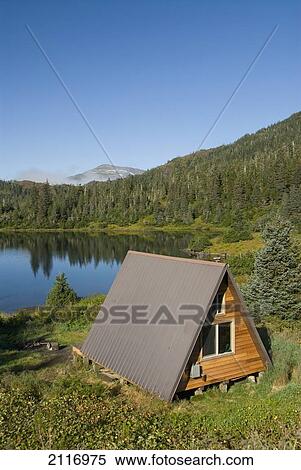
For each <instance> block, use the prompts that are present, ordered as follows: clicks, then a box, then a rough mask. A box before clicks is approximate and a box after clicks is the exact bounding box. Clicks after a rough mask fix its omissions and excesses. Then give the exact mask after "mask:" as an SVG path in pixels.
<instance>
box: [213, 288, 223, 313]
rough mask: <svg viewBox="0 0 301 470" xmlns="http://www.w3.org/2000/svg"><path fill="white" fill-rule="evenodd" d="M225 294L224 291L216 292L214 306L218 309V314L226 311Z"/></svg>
mask: <svg viewBox="0 0 301 470" xmlns="http://www.w3.org/2000/svg"><path fill="white" fill-rule="evenodd" d="M224 297H225V296H224V294H223V293H222V292H218V293H217V294H216V297H215V300H214V307H215V310H216V314H219V313H224V312H225V303H224Z"/></svg>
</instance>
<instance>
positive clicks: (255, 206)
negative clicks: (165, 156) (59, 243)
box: [0, 113, 301, 228]
mask: <svg viewBox="0 0 301 470" xmlns="http://www.w3.org/2000/svg"><path fill="white" fill-rule="evenodd" d="M141 159H142V160H143V155H142V156H141ZM274 209H275V210H276V209H280V210H281V212H282V213H283V214H284V215H285V216H287V217H289V218H291V219H292V221H293V222H294V223H295V224H298V222H299V219H300V218H301V217H300V216H301V113H297V114H294V115H292V116H291V117H290V118H288V119H286V120H285V121H282V122H280V123H278V124H275V125H273V126H270V127H268V128H265V129H262V130H260V131H258V132H257V133H255V134H252V135H246V136H244V137H242V138H241V139H239V140H237V141H236V142H235V143H233V144H230V145H224V146H221V147H218V148H214V149H209V150H206V151H200V152H196V153H194V154H191V155H188V156H186V157H181V158H176V159H174V160H172V161H170V162H168V163H167V164H166V165H162V166H160V167H158V168H154V169H152V170H150V171H147V172H145V173H144V174H142V175H137V176H132V177H129V178H126V179H124V180H117V181H108V182H104V183H91V184H88V185H86V186H79V187H77V186H71V185H57V186H50V185H48V184H47V183H45V184H39V183H37V184H34V183H28V182H27V183H24V182H23V183H20V182H5V181H0V228H4V227H17V228H21V227H24V228H28V227H30V228H43V227H44V228H59V227H61V228H73V227H86V226H88V225H90V224H91V225H93V226H96V227H97V226H106V225H108V224H118V225H127V224H132V223H134V222H137V221H138V220H143V219H145V218H147V219H146V220H147V223H149V224H156V225H165V224H170V223H176V224H179V223H184V224H190V223H192V222H193V220H194V219H195V218H197V217H201V218H202V219H203V220H204V221H207V222H213V223H218V224H223V225H229V224H231V222H232V221H233V220H234V219H237V217H238V214H239V217H245V218H248V220H251V221H253V222H256V221H257V220H258V219H260V218H261V217H262V216H264V215H265V214H266V213H267V212H269V213H271V211H272V212H273V210H274Z"/></svg>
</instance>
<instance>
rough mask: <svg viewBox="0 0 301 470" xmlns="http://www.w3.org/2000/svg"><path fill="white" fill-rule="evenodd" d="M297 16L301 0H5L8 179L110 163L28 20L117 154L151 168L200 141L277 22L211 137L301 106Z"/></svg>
mask: <svg viewBox="0 0 301 470" xmlns="http://www.w3.org/2000/svg"><path fill="white" fill-rule="evenodd" d="M300 20H301V3H300V1H299V0H296V1H294V0H290V1H284V0H283V1H277V0H273V1H272V0H270V1H269V0H266V1H262V0H261V1H256V0H255V1H254V0H252V1H234V0H227V1H221V0H220V1H217V0H210V1H209V0H208V1H207V0H158V1H157V0H137V1H136V0H129V1H127V0H122V1H118V0H110V1H105V0H97V1H94V0H89V1H87V0H72V1H71V0H43V1H34V0H26V1H24V0H20V1H16V0H7V1H6V0H0V21H1V23H0V35H1V41H0V60H1V74H0V160H1V165H0V178H3V179H11V178H15V177H23V176H24V175H27V174H28V172H29V173H30V172H34V171H41V172H42V173H43V172H50V173H54V174H56V173H64V174H70V173H71V174H72V173H74V172H78V171H81V170H86V169H89V168H92V167H94V166H96V165H99V164H101V163H107V160H106V158H105V156H104V154H103V153H102V151H101V150H100V149H99V147H98V146H97V144H96V143H95V141H94V139H93V137H92V136H91V134H90V133H89V131H88V130H87V128H86V127H85V125H84V124H83V122H82V120H81V118H80V117H79V115H78V113H77V112H76V111H75V109H74V108H73V106H72V104H71V103H70V101H69V99H68V97H67V96H66V94H65V92H64V90H63V89H62V87H61V86H60V85H59V83H58V81H57V79H56V77H55V76H54V74H53V72H52V71H51V69H50V68H49V66H48V64H47V63H46V61H45V59H44V58H43V57H42V55H41V53H40V51H39V50H38V49H37V47H36V45H35V44H34V42H33V40H32V38H31V37H30V36H29V34H28V32H27V30H26V28H25V24H26V23H28V24H29V25H30V27H31V28H32V30H33V31H34V33H35V34H36V35H37V37H38V38H39V40H40V42H41V44H42V46H43V47H44V48H45V50H46V51H47V53H48V54H49V56H50V58H51V60H52V61H53V62H54V64H55V66H56V67H57V69H58V70H59V72H60V73H61V75H62V77H63V78H64V80H65V82H66V83H67V85H68V87H69V88H70V90H71V92H72V93H73V95H74V96H75V98H76V100H77V101H78V103H79V105H80V106H81V108H82V110H83V112H84V113H85V114H86V115H87V117H88V119H89V121H90V122H91V124H92V125H93V127H94V128H95V130H96V132H97V134H98V135H99V137H100V138H101V140H102V141H103V143H104V145H105V146H106V148H107V149H108V151H109V153H110V155H111V157H112V160H113V161H114V163H115V164H117V165H130V166H135V167H138V168H149V167H153V166H156V165H159V164H161V163H164V162H165V161H167V160H168V159H171V158H172V157H175V156H178V155H184V154H186V153H188V152H190V151H192V150H194V149H195V148H196V147H197V146H198V145H199V144H200V142H201V141H202V138H203V136H204V134H205V133H206V131H207V130H208V128H209V127H210V125H211V123H212V122H213V121H214V119H215V117H216V116H217V114H218V112H219V111H220V109H221V107H222V105H223V104H224V102H225V101H226V99H227V98H228V97H229V95H230V94H231V92H232V91H233V89H234V87H235V85H236V84H237V82H238V81H239V79H240V78H241V76H242V75H243V73H244V72H245V71H246V69H247V67H248V65H249V64H250V62H251V60H252V59H253V57H254V55H255V54H256V52H257V51H258V49H259V48H260V47H261V46H262V44H263V42H264V40H265V38H266V37H267V36H268V34H269V32H270V31H271V30H272V28H273V27H274V25H275V24H279V30H278V31H277V33H276V34H275V36H274V38H273V39H272V41H271V43H270V44H269V45H268V47H267V48H266V49H265V51H264V52H263V54H262V56H261V57H260V59H259V60H258V62H257V64H256V65H255V67H254V68H253V70H252V71H251V73H250V75H249V77H248V78H247V80H246V81H245V83H244V84H243V86H242V87H241V89H240V90H239V91H238V93H237V95H236V96H235V98H234V99H233V101H232V103H231V105H230V106H229V108H228V109H227V111H226V112H225V114H224V115H223V117H222V119H221V120H220V122H219V123H218V125H217V126H216V128H215V130H214V132H213V133H212V134H211V136H210V137H209V138H208V140H207V141H206V143H205V145H204V147H212V146H217V145H220V144H223V143H228V142H231V141H233V140H235V139H236V138H238V137H240V136H241V135H243V134H245V133H248V132H252V131H254V130H257V129H259V128H261V127H263V126H266V125H268V124H270V123H273V122H277V121H279V120H281V119H283V118H285V117H287V116H289V115H290V114H292V113H294V112H296V111H300V109H301V106H300V83H301V40H300V37H301V35H300Z"/></svg>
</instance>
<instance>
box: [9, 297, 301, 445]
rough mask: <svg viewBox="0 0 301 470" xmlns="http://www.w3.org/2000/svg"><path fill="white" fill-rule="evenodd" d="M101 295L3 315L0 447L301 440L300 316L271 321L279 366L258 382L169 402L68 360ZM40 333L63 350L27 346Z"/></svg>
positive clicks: (296, 442) (289, 442)
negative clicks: (109, 380)
mask: <svg viewBox="0 0 301 470" xmlns="http://www.w3.org/2000/svg"><path fill="white" fill-rule="evenodd" d="M103 298H104V297H103V296H94V297H92V298H88V299H82V300H81V301H80V302H78V303H77V304H76V305H75V307H76V308H74V307H73V308H72V309H64V310H62V311H61V312H56V313H54V312H51V311H43V310H33V311H26V312H24V313H22V312H20V313H19V314H17V315H15V316H5V317H1V324H0V448H2V449H29V448H30V449H46V448H52V449H57V448H61V449H64V448H73V449H85V448H91V449H99V448H105V449H116V448H117V449H126V448H127V449H130V448H135V449H164V448H169V449H194V448H205V449H206V448H208V449H209V448H210V449H233V448H238V449H240V448H241V449H247V448H255V449H261V448H264V449H266V448H268V449H274V448H278V449H295V448H300V447H301V425H300V409H301V366H300V363H301V347H300V342H301V333H300V331H301V330H300V324H296V323H294V324H291V323H288V322H283V321H275V320H274V319H268V320H267V321H266V324H265V326H267V327H268V329H269V331H270V334H271V338H272V353H273V362H274V367H273V368H272V369H271V370H270V371H269V372H268V373H267V374H266V375H265V377H264V379H263V380H262V382H261V383H260V384H257V385H256V384H252V383H247V382H241V383H237V384H235V385H233V386H232V387H231V388H230V391H229V392H228V393H227V394H222V393H221V392H220V391H219V390H218V389H216V388H212V389H210V390H208V391H207V392H205V393H204V394H203V395H202V396H200V397H195V398H193V399H191V400H190V401H181V402H174V403H172V404H167V403H164V402H162V401H160V400H158V399H156V398H154V397H152V396H151V395H149V394H147V393H144V392H142V391H141V390H139V389H138V388H137V387H135V386H126V385H124V386H122V387H121V386H120V385H114V384H111V385H109V384H106V383H104V382H103V381H102V380H101V377H100V374H99V371H97V370H95V371H94V370H93V368H92V367H89V366H88V367H85V366H84V365H83V364H81V363H74V362H73V361H72V357H71V345H72V344H77V343H80V342H82V341H83V340H84V338H85V337H86V334H87V332H88V330H89V328H90V325H91V323H92V321H93V318H94V317H95V315H96V313H97V311H98V308H99V305H100V304H101V302H102V301H103ZM41 339H44V340H52V341H58V342H59V344H60V350H59V351H47V350H45V349H36V350H35V349H31V350H30V349H24V347H25V345H26V344H28V343H29V342H33V341H35V340H41Z"/></svg>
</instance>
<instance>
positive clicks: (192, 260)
mask: <svg viewBox="0 0 301 470" xmlns="http://www.w3.org/2000/svg"><path fill="white" fill-rule="evenodd" d="M128 254H135V255H140V256H150V257H153V258H163V259H169V260H171V261H185V262H187V263H194V264H206V265H209V266H226V265H227V263H217V262H216V261H207V260H201V259H190V258H182V257H180V256H168V255H161V254H158V253H146V252H145V251H136V250H128V252H127V255H128Z"/></svg>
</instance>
